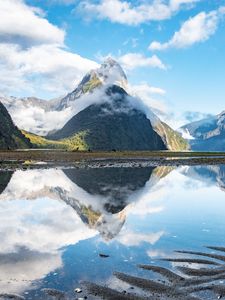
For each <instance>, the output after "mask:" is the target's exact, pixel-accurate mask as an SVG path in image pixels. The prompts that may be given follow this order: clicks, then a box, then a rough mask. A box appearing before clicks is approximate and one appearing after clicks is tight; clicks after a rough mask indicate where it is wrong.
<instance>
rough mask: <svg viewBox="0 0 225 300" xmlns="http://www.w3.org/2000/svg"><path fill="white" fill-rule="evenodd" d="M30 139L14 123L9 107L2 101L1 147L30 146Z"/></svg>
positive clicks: (0, 108) (0, 118)
mask: <svg viewBox="0 0 225 300" xmlns="http://www.w3.org/2000/svg"><path fill="white" fill-rule="evenodd" d="M30 147H31V143H30V141H29V140H28V139H27V138H26V137H25V136H24V135H23V134H22V132H21V131H20V130H19V129H18V128H17V127H16V126H15V125H14V123H13V121H12V119H11V117H10V115H9V113H8V111H7V109H6V108H5V107H4V105H3V104H2V103H1V102H0V149H6V150H7V149H8V150H9V149H17V148H30Z"/></svg>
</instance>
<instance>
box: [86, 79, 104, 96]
mask: <svg viewBox="0 0 225 300" xmlns="http://www.w3.org/2000/svg"><path fill="white" fill-rule="evenodd" d="M100 85H102V83H101V81H100V80H99V78H98V77H97V75H96V74H94V75H93V77H92V78H91V79H90V80H89V81H88V82H87V83H86V84H85V85H84V86H83V92H84V93H87V92H91V91H93V90H94V89H95V88H96V87H98V86H100Z"/></svg>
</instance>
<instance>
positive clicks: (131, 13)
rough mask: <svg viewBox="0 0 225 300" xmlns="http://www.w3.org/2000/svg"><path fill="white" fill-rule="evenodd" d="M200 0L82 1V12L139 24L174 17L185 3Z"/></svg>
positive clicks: (88, 17)
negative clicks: (135, 3)
mask: <svg viewBox="0 0 225 300" xmlns="http://www.w3.org/2000/svg"><path fill="white" fill-rule="evenodd" d="M198 1H199V0H170V1H163V0H154V1H152V2H151V3H150V4H148V2H147V1H139V3H140V4H137V5H132V4H131V3H130V2H128V1H122V0H100V1H98V2H97V3H93V1H89V0H86V1H81V3H80V5H79V10H80V12H81V13H82V14H83V15H84V16H85V17H86V18H87V19H91V18H97V19H106V20H110V21H111V22H114V23H120V24H126V25H138V24H141V23H145V22H149V21H160V20H166V19H169V18H171V17H172V15H173V14H174V13H176V12H177V11H178V10H179V9H181V8H182V7H183V6H184V5H185V6H186V5H190V4H194V3H196V2H198Z"/></svg>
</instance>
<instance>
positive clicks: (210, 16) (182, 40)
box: [149, 10, 221, 50]
mask: <svg viewBox="0 0 225 300" xmlns="http://www.w3.org/2000/svg"><path fill="white" fill-rule="evenodd" d="M220 16H221V12H220V10H218V11H211V12H209V13H206V12H201V13H199V14H197V15H196V16H194V17H192V18H190V19H188V20H187V21H186V22H184V23H183V24H182V26H181V28H180V30H179V31H177V32H175V33H174V35H173V37H172V38H171V39H170V40H169V41H168V42H166V43H160V42H156V41H154V42H152V43H151V44H150V46H149V49H150V50H165V49H168V48H186V47H190V46H192V45H193V44H196V43H199V42H204V41H206V40H208V39H209V38H210V36H212V35H213V34H214V33H215V32H216V29H217V27H218V22H219V19H220Z"/></svg>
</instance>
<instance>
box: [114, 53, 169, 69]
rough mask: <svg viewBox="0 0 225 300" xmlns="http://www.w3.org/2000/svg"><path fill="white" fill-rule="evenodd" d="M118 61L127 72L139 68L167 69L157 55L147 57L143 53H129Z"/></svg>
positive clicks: (118, 58)
mask: <svg viewBox="0 0 225 300" xmlns="http://www.w3.org/2000/svg"><path fill="white" fill-rule="evenodd" d="M116 59H117V61H118V62H119V63H120V64H121V65H122V67H123V68H124V69H126V70H133V69H135V68H139V67H151V68H159V69H163V70H165V69H166V66H165V65H164V64H163V62H162V61H161V60H160V59H159V58H158V56H156V55H153V56H151V57H146V56H144V55H142V54H141V53H127V54H124V55H122V56H120V57H117V58H116Z"/></svg>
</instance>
